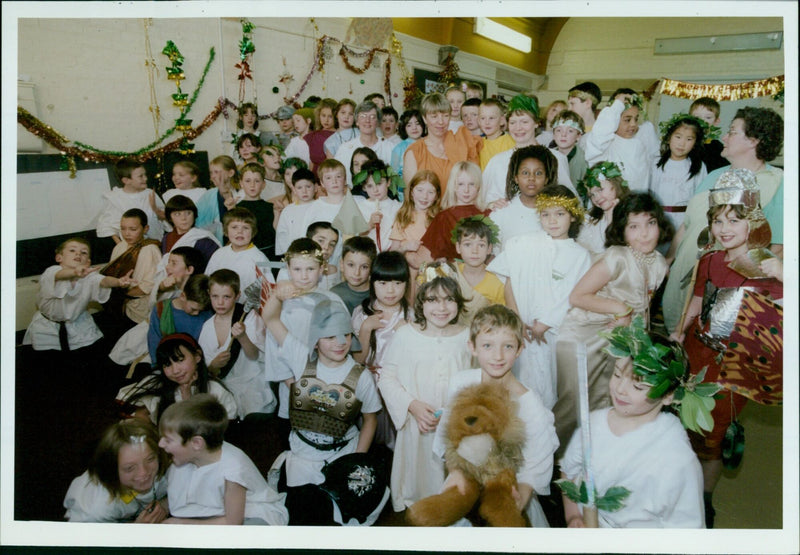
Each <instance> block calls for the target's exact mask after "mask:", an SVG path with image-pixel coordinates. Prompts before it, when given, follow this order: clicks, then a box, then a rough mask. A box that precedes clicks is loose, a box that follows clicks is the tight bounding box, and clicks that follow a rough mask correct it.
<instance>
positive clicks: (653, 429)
mask: <svg viewBox="0 0 800 555" xmlns="http://www.w3.org/2000/svg"><path fill="white" fill-rule="evenodd" d="M610 410H611V408H604V409H599V410H596V411H593V412H592V413H591V415H590V417H589V418H590V420H589V426H590V428H591V438H592V459H591V465H592V472H593V474H594V481H595V488H596V489H597V492H598V494H599V495H603V494H604V493H605V492H606V491H607V490H608V488H610V487H613V486H621V487H625V488H627V489H628V490H630V492H631V494H630V496H629V497H628V498H627V499H625V501H624V503H625V506H624V507H623V508H621V509H620V510H618V511H615V512H607V511H599V515H598V517H599V524H600V527H602V528H704V527H705V517H704V511H703V474H702V471H701V469H700V462H699V461H698V460H697V456H696V455H695V454H694V452H693V451H692V447H691V445H690V444H689V438H688V436H687V435H686V430H684V429H683V426H682V425H681V423H680V420H679V419H678V417H676V416H674V415H673V414H670V413H667V412H660V413H659V414H658V416H657V418H656V419H655V420H653V421H652V422H647V423H646V424H643V425H642V426H640V427H639V428H636V429H635V430H632V431H630V432H627V433H625V434H623V435H621V436H617V435H615V434H614V433H613V432H612V431H611V429H610V428H609V426H608V413H609V411H610ZM580 434H581V430H580V429H577V430H575V433H574V434H573V435H572V439H571V440H570V442H569V445H568V446H567V449H566V451H565V452H564V457H563V458H562V459H561V461H560V464H561V470H562V472H564V474H565V475H566V476H567V477H568V478H570V479H571V480H575V481H576V482H579V481H580V480H579V479H578V480H576V478H579V477H582V474H583V469H582V457H583V455H582V453H581V451H582V449H581V445H582V442H581V435H580Z"/></svg>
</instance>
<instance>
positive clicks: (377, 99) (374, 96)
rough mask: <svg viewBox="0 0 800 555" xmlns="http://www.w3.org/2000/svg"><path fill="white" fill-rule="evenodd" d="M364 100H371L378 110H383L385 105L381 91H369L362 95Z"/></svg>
mask: <svg viewBox="0 0 800 555" xmlns="http://www.w3.org/2000/svg"><path fill="white" fill-rule="evenodd" d="M364 102H372V103H373V104H374V105H375V106H377V107H378V110H381V111H382V110H383V109H384V108H385V107H386V99H385V98H383V95H382V94H381V93H377V92H376V93H371V94H368V95H367V96H365V97H364Z"/></svg>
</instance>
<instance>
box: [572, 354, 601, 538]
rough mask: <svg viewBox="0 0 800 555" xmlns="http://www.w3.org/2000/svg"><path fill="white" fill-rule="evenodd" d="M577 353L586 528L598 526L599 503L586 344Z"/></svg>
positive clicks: (584, 521) (584, 522)
mask: <svg viewBox="0 0 800 555" xmlns="http://www.w3.org/2000/svg"><path fill="white" fill-rule="evenodd" d="M575 354H576V357H577V359H578V421H579V422H580V426H581V450H582V455H583V475H584V484H585V485H586V493H587V496H588V498H587V499H588V500H587V502H586V504H585V505H584V507H583V524H584V526H585V527H586V528H597V505H596V501H595V489H594V474H593V473H592V466H591V465H592V437H591V430H590V429H589V370H588V365H587V363H586V344H585V343H578V344H577V348H576V350H575Z"/></svg>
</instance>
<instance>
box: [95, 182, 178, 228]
mask: <svg viewBox="0 0 800 555" xmlns="http://www.w3.org/2000/svg"><path fill="white" fill-rule="evenodd" d="M152 194H153V190H152V189H145V190H144V191H138V192H136V193H126V192H125V191H124V190H123V189H122V187H115V188H113V189H111V190H110V191H108V192H107V193H104V194H103V199H104V200H105V204H104V205H103V208H102V209H101V210H100V213H99V214H98V215H97V236H98V237H111V236H112V235H117V236H119V226H120V220H121V219H122V214H124V213H125V212H126V211H128V210H130V209H131V208H139V209H141V210H143V211H144V213H145V214H146V215H147V225H148V226H150V229H148V230H147V234H146V237H147V238H149V239H155V240H157V241H161V238H162V237H163V236H164V228H163V227H162V225H161V220H159V219H158V216H156V214H155V212H153V209H152V208H151V206H150V195H152ZM156 206H157V207H158V208H160V209H162V210H163V209H164V203H163V202H162V201H161V199H160V198H159V197H158V195H156Z"/></svg>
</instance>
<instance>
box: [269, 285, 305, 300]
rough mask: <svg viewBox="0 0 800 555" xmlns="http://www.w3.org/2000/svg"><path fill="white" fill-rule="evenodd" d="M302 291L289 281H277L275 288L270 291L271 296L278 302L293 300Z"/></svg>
mask: <svg viewBox="0 0 800 555" xmlns="http://www.w3.org/2000/svg"><path fill="white" fill-rule="evenodd" d="M300 293H302V291H301V290H300V288H299V287H297V286H296V285H295V284H294V283H292V282H291V281H279V282H278V283H276V284H275V288H274V289H273V290H272V294H273V295H275V297H277V298H278V300H279V301H281V302H283V301H285V300H287V299H293V298H294V297H297V296H298V295H300Z"/></svg>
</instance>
